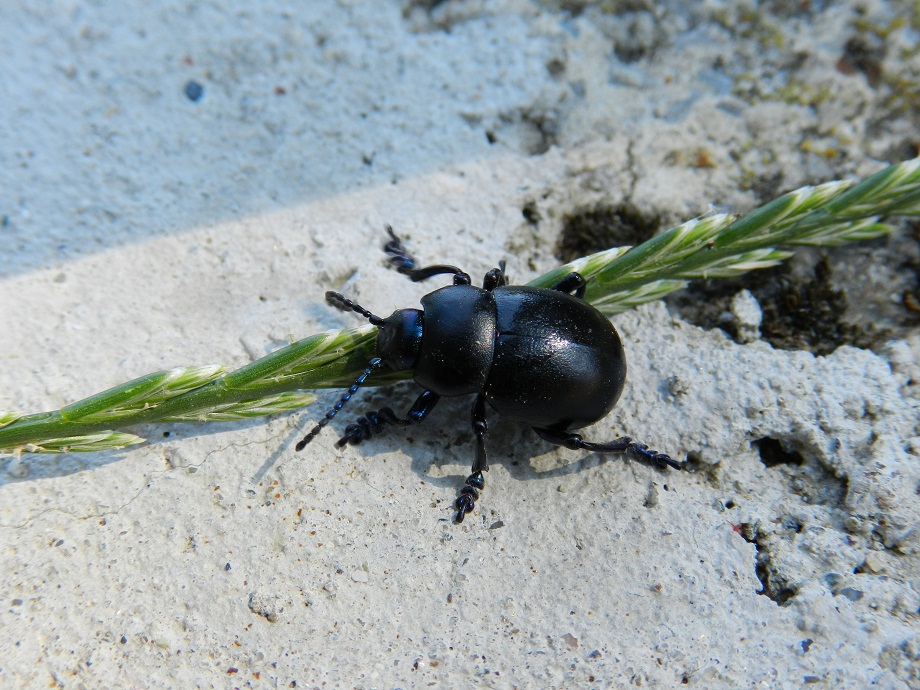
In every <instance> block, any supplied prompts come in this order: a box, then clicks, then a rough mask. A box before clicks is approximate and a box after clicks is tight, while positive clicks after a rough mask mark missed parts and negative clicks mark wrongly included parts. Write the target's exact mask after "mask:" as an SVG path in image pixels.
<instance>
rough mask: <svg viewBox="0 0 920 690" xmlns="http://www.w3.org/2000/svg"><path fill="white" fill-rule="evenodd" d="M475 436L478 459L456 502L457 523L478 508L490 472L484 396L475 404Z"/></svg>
mask: <svg viewBox="0 0 920 690" xmlns="http://www.w3.org/2000/svg"><path fill="white" fill-rule="evenodd" d="M472 419H473V434H475V436H476V457H475V459H474V460H473V468H472V471H471V473H470V476H469V477H467V478H466V481H465V482H464V483H463V488H462V489H460V495H459V496H457V500H456V501H455V502H454V508H456V509H457V523H461V522H463V518H464V517H466V514H467V513H471V512H473V508H474V507H475V506H476V500H477V499H478V498H479V492H480V491H482V490H483V488H485V485H486V482H485V479H484V478H483V476H482V473H483V472H488V471H489V459H488V456H487V455H486V432H487V431H488V430H489V425H488V423H487V422H486V398H485V396H484V395H477V396H476V401H475V402H474V403H473V414H472Z"/></svg>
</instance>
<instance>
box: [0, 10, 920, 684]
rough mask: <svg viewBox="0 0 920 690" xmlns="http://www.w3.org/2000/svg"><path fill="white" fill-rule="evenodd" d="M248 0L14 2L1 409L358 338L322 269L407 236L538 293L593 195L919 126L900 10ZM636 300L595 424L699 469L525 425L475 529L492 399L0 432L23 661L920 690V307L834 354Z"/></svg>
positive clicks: (893, 155) (661, 205)
mask: <svg viewBox="0 0 920 690" xmlns="http://www.w3.org/2000/svg"><path fill="white" fill-rule="evenodd" d="M252 5H253V4H252V3H236V4H234V3H230V2H224V1H222V2H218V3H211V4H207V5H186V4H183V3H175V4H170V3H158V4H157V5H156V6H155V7H153V8H150V7H148V6H147V5H144V4H142V3H132V2H128V3H125V2H119V3H115V2H108V1H103V2H94V3H87V2H69V3H59V4H57V5H54V6H47V7H43V8H39V9H36V8H34V7H33V6H32V5H28V4H26V3H7V8H6V9H5V10H4V13H3V20H2V23H3V25H4V46H3V48H2V52H0V71H2V77H0V82H2V83H3V85H4V86H3V92H4V94H5V95H4V103H5V105H4V112H5V116H4V117H3V118H2V119H0V131H2V136H0V161H2V167H0V214H2V217H3V219H4V220H3V225H2V228H0V238H2V240H3V246H4V247H6V251H5V252H3V253H2V256H0V358H2V359H0V361H2V366H0V409H24V410H27V411H39V410H44V409H55V408H59V407H61V406H62V405H64V404H67V403H68V402H72V401H74V400H77V399H79V398H82V397H85V396H87V395H89V394H91V393H94V392H97V391H99V390H102V389H103V388H106V387H108V386H111V385H114V384H116V383H119V382H121V381H124V380H127V379H130V378H133V377H135V376H138V375H141V374H144V373H147V372H149V371H154V370H158V369H163V368H168V367H172V366H180V365H190V364H205V363H209V362H221V363H224V364H228V365H231V366H238V365H242V364H245V363H246V362H248V361H250V360H251V359H252V358H255V357H258V356H261V355H262V354H264V353H266V352H267V351H269V350H270V349H271V348H273V347H277V346H278V345H280V344H283V343H284V342H287V341H288V340H289V339H294V338H300V337H303V336H306V335H310V334H312V333H315V332H319V331H321V330H323V329H327V328H338V327H345V326H349V325H355V324H356V323H358V319H357V317H355V318H351V317H349V315H346V314H342V313H339V312H335V311H334V310H331V309H329V308H327V307H326V306H325V305H324V304H323V302H322V294H323V291H324V290H326V289H330V288H331V289H345V290H347V291H348V293H349V295H350V296H353V297H354V298H355V299H357V300H359V301H361V302H362V303H366V306H368V307H369V308H371V309H372V310H374V311H376V312H388V311H389V310H391V309H393V308H397V307H404V306H411V305H414V304H415V303H416V302H417V300H418V298H419V297H420V296H421V295H422V294H424V292H425V291H426V290H427V289H428V288H426V287H425V286H423V285H412V284H410V283H409V282H408V281H406V280H405V279H404V278H403V277H401V276H399V275H398V274H396V273H395V272H394V271H391V270H388V269H387V268H386V266H385V261H384V260H383V257H382V254H381V252H380V244H381V243H382V239H383V235H382V226H383V224H384V223H386V222H388V223H391V224H393V225H394V226H395V227H397V228H398V229H399V230H400V232H401V233H402V234H403V235H404V236H405V237H406V239H407V241H408V242H410V243H411V247H412V249H413V251H414V252H415V253H416V254H417V255H418V256H419V258H420V259H423V260H426V259H430V260H432V261H438V262H448V263H456V264H459V265H462V266H464V267H465V268H466V270H468V271H470V272H471V273H472V274H474V275H481V274H483V273H485V271H486V270H488V269H489V268H491V267H492V266H493V265H494V264H495V263H496V262H497V261H498V260H499V259H501V258H505V259H506V260H507V261H508V269H509V273H510V274H511V275H512V276H513V277H514V278H515V279H516V280H517V281H519V282H525V281H526V280H529V279H530V278H532V277H534V276H537V275H539V274H541V273H543V272H545V271H547V270H549V269H551V268H552V267H554V266H555V265H557V264H558V260H557V259H555V258H554V256H553V253H554V251H555V247H556V243H557V241H558V235H559V232H560V230H561V227H562V224H563V219H564V217H565V216H566V214H569V213H572V212H575V211H577V210H578V209H583V208H590V207H592V206H594V205H597V204H601V203H607V204H618V203H620V202H621V201H623V200H629V201H631V202H632V203H633V204H635V205H636V206H637V207H639V208H640V209H642V210H646V211H650V212H651V211H653V212H655V213H657V214H659V215H660V216H661V217H662V219H663V222H664V224H665V225H666V224H667V223H670V222H677V221H680V220H683V219H686V218H688V217H691V216H694V215H698V214H701V213H704V212H706V211H707V210H709V208H710V207H711V205H715V206H718V207H720V208H727V209H730V210H737V211H744V210H748V209H750V208H753V207H754V206H756V205H757V204H758V203H762V202H764V201H767V200H769V199H770V198H773V197H774V196H776V195H778V194H779V193H782V192H783V191H786V190H788V189H792V188H795V187H797V186H800V185H803V184H810V183H816V182H821V181H824V180H828V179H835V178H840V177H845V176H848V175H856V176H865V175H868V174H870V173H872V172H874V171H875V170H878V169H880V168H881V167H883V166H884V165H885V164H887V163H889V162H895V161H897V160H901V159H904V158H908V157H910V156H912V155H916V144H917V142H918V140H920V133H918V126H917V119H916V109H915V108H912V106H911V105H910V104H911V103H912V102H913V101H911V100H910V99H911V98H914V99H915V98H916V93H917V83H918V76H917V75H918V61H917V60H918V58H917V55H916V49H915V47H916V44H917V31H916V27H915V26H912V25H911V21H914V22H915V21H916V17H915V16H912V15H911V14H910V4H909V3H906V2H905V3H901V2H886V3H882V2H868V3H865V2H863V3H855V2H840V3H827V4H825V3H783V2H773V3H762V4H761V5H760V6H758V7H756V8H755V7H750V8H747V9H745V8H743V7H741V6H739V5H737V4H735V3H721V2H705V3H696V4H695V5H694V6H693V8H692V9H690V8H686V7H684V5H685V3H679V2H673V3H671V2H657V3H654V4H652V3H647V4H646V3H642V2H638V3H631V4H629V6H628V7H627V6H626V5H625V4H624V5H623V6H621V7H618V6H617V5H616V3H591V2H585V3H552V2H525V1H524V0H521V1H517V0H509V1H508V2H495V3H489V2H443V3H415V4H414V5H412V4H411V3H410V4H403V5H400V4H399V3H396V2H379V1H378V2H370V1H368V2H361V1H358V2H344V1H342V2H338V3H332V2H330V3H323V4H322V7H323V9H316V7H313V5H319V3H310V8H304V7H298V8H292V7H291V6H290V5H289V4H287V3H279V2H266V3H261V4H260V5H259V8H254V7H253V6H252ZM429 5H435V6H434V7H433V8H431V9H429V8H428V6H429ZM854 41H856V43H854ZM860 41H861V43H860ZM857 48H858V50H857ZM882 48H884V51H882ZM189 81H195V82H196V83H197V84H199V85H201V86H203V95H202V97H201V98H200V99H199V100H198V101H192V100H191V99H190V98H189V97H188V96H187V94H186V90H187V89H186V85H187V83H188V82H189ZM911 89H913V90H911ZM911 146H913V147H914V148H913V149H911ZM528 205H529V208H530V209H531V211H530V212H529V213H528V215H529V216H530V217H531V219H533V218H536V222H535V223H534V222H529V221H528V219H527V218H525V216H524V214H522V209H524V208H525V207H527V206H528ZM534 213H535V214H536V215H534ZM900 233H901V237H902V238H904V237H907V238H909V237H910V234H909V229H908V228H906V227H905V226H903V225H902V226H901V228H900ZM893 241H910V240H909V239H908V240H904V239H902V240H893ZM874 246H875V250H873V251H876V252H877V253H876V254H871V253H870V256H876V257H885V258H886V259H887V257H890V256H891V254H890V253H885V251H884V249H885V246H886V245H885V243H879V244H877V245H874ZM865 251H868V250H865ZM880 261H881V263H879V262H880ZM876 268H877V270H878V271H882V272H884V271H889V273H883V275H888V276H890V275H891V273H890V272H892V271H896V270H898V267H897V266H891V265H888V264H886V263H885V262H884V261H882V260H878V259H877V263H876ZM888 280H892V278H890V277H889V278H888ZM756 306H757V305H756V303H755V304H751V303H750V300H748V299H747V297H745V299H744V300H743V302H742V301H739V313H740V311H745V313H748V314H750V313H752V310H754V309H755V307H756ZM741 307H744V309H743V310H742V309H741ZM749 321H750V319H749ZM755 321H756V319H755ZM615 323H616V325H617V327H618V328H619V329H620V332H621V334H622V336H623V337H624V341H625V342H626V345H627V354H628V358H629V366H630V378H629V381H628V383H627V388H626V391H625V393H624V396H623V398H622V400H621V402H620V404H619V405H618V406H617V408H616V409H615V410H614V412H613V413H612V414H611V415H610V416H609V417H608V418H607V419H605V420H603V421H602V422H600V423H598V424H597V425H596V426H595V427H594V428H592V429H590V430H588V432H586V436H588V435H589V434H590V437H591V438H597V439H609V438H612V437H613V436H615V435H617V434H623V433H627V434H630V435H632V436H635V437H637V438H640V439H641V440H644V441H646V442H647V443H649V444H651V445H653V446H655V447H656V448H659V449H661V450H666V451H668V452H670V453H672V454H673V455H675V456H678V457H681V458H688V457H689V458H690V460H691V461H692V462H691V464H692V466H693V468H694V470H695V472H692V473H675V472H669V473H658V472H655V471H652V470H650V469H648V468H645V467H643V466H641V465H637V464H630V463H624V462H622V461H620V460H615V459H610V458H606V459H605V458H603V457H600V456H596V455H591V454H584V453H574V452H570V451H560V450H552V449H550V448H547V446H546V444H544V443H542V442H541V441H540V440H539V439H537V438H536V437H535V436H534V435H532V434H531V433H530V432H528V431H527V430H525V429H521V428H518V427H515V426H513V425H511V424H508V423H504V422H503V421H502V420H500V419H497V418H493V419H492V420H491V437H490V442H489V447H490V450H491V453H492V458H493V463H494V464H493V467H492V470H491V471H490V473H489V475H488V477H487V481H488V486H487V489H486V491H485V494H484V496H483V498H482V500H481V501H480V502H479V504H478V505H477V511H476V513H474V514H473V515H472V516H470V517H468V518H467V520H466V522H464V524H463V525H462V526H456V525H453V524H451V522H450V516H451V511H450V504H451V502H452V501H453V499H454V496H455V495H456V489H457V487H458V485H459V483H460V482H462V479H463V477H465V475H466V474H467V473H468V471H469V470H468V467H469V462H470V459H471V455H472V434H471V432H470V430H469V428H468V415H469V401H466V400H463V401H444V402H442V403H441V405H439V407H438V409H437V410H436V411H435V412H434V413H433V414H432V416H431V417H430V419H429V420H428V421H427V422H426V423H425V424H424V425H422V426H419V427H418V428H415V429H412V430H411V433H409V434H403V433H400V432H397V431H392V430H391V431H390V432H389V433H387V434H385V435H382V436H380V437H378V438H375V439H374V440H372V441H370V442H368V443H366V444H365V445H363V446H362V447H361V448H353V447H352V448H346V449H344V450H338V449H336V448H335V445H334V443H335V439H336V435H335V434H334V433H332V432H327V433H325V434H324V435H322V436H321V437H319V438H318V439H317V441H316V442H315V443H314V444H312V445H311V446H309V448H308V451H306V452H304V453H303V454H300V455H297V454H295V453H294V452H293V444H294V442H296V440H297V439H298V438H299V437H300V435H302V433H303V430H304V428H307V427H309V425H310V424H312V421H313V420H315V419H316V418H317V417H318V416H319V415H320V414H322V411H323V409H324V406H326V405H328V404H329V402H330V401H332V400H333V399H334V396H335V393H333V392H329V393H324V394H321V396H320V401H319V402H318V403H317V404H316V405H315V406H313V407H311V408H309V409H308V410H307V411H305V413H304V414H296V415H290V416H287V417H282V418H276V419H273V420H271V421H269V422H262V421H259V422H253V423H247V424H227V425H213V426H212V425H209V426H195V425H163V426H160V427H155V428H153V427H151V428H144V429H140V430H137V431H139V432H140V433H142V434H143V435H145V436H147V437H148V438H150V439H151V442H150V443H149V444H148V445H145V446H141V447H137V448H134V449H130V450H126V451H123V452H117V453H96V454H87V455H64V456H56V457H55V456H52V457H46V456H34V455H33V456H28V455H24V456H22V457H21V458H19V459H15V458H6V459H4V460H3V464H2V465H0V469H2V471H0V554H2V558H0V583H2V584H0V604H2V606H0V685H2V686H3V687H49V686H51V687H58V686H59V687H65V688H70V687H75V688H76V687H87V688H91V687H295V686H296V687H301V688H303V687H342V688H351V687H354V688H406V687H423V686H424V687H458V686H461V685H464V686H469V685H475V686H479V687H496V688H505V687H507V688H514V687H521V688H528V687H533V688H551V687H559V688H562V687H566V688H567V687H577V686H587V685H589V684H590V685H593V686H598V687H629V686H636V687H640V686H641V687H662V688H670V687H675V686H678V685H680V684H682V683H683V684H687V685H689V686H693V687H704V688H744V687H755V686H756V687H773V688H798V687H802V686H807V687H812V686H814V687H835V688H837V687H840V688H865V687H869V686H872V687H880V688H918V687H920V639H918V607H920V596H918V577H920V551H918V549H920V543H918V533H917V529H916V528H917V522H918V516H920V505H918V503H920V499H918V486H920V470H918V454H920V430H918V393H917V385H916V382H917V381H918V380H920V336H918V333H917V331H916V328H915V327H905V328H904V329H902V330H900V331H898V332H897V334H896V335H897V337H896V338H894V339H892V340H891V341H890V342H888V343H881V344H880V345H879V346H878V347H876V348H875V351H869V350H862V349H857V348H854V347H849V346H843V347H840V348H838V349H837V350H836V351H834V352H833V353H832V354H830V355H828V356H817V357H816V356H814V355H812V354H810V353H808V352H802V351H783V350H776V349H774V348H772V347H771V346H770V345H769V344H767V343H764V342H763V341H761V340H759V339H757V338H756V337H755V336H756V324H753V325H751V324H750V323H749V324H748V328H747V330H748V331H751V329H753V331H754V332H755V333H754V337H752V336H751V334H750V332H748V336H746V338H745V339H746V340H752V342H749V343H747V344H743V345H742V344H737V343H736V342H733V341H732V340H731V339H729V338H728V337H727V336H726V335H725V334H724V333H723V332H722V331H720V330H718V329H714V330H708V331H707V330H703V329H700V328H697V327H695V326H692V325H689V324H688V323H686V322H684V321H682V320H681V319H680V318H678V317H677V316H676V315H674V314H672V313H670V312H669V311H668V308H666V307H665V305H663V304H661V303H656V304H651V305H647V306H645V307H642V308H640V309H638V310H636V311H633V312H629V313H626V314H623V315H620V316H618V317H617V318H616V319H615ZM751 323H753V321H752V322H751ZM412 399H413V391H412V390H411V389H409V388H407V387H402V388H396V389H392V390H374V391H367V392H365V393H364V394H363V396H362V399H361V401H360V404H355V405H354V407H353V408H352V412H353V413H355V414H357V413H358V412H359V411H361V410H362V409H365V408H370V407H378V406H379V405H380V404H383V401H384V400H386V401H392V402H393V403H394V404H396V405H397V406H401V405H408V404H409V403H410V402H411V400H412ZM337 425H338V423H336V424H335V425H333V426H337ZM166 432H168V434H169V435H168V436H166ZM762 439H767V440H765V441H764V440H762ZM755 442H757V443H755ZM295 684H296V685H295Z"/></svg>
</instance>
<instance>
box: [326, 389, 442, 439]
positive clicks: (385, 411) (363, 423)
mask: <svg viewBox="0 0 920 690" xmlns="http://www.w3.org/2000/svg"><path fill="white" fill-rule="evenodd" d="M440 399H441V396H440V395H438V394H437V393H435V392H434V391H429V390H426V391H424V392H423V393H422V394H421V395H420V396H418V399H417V400H416V401H415V403H414V404H413V405H412V407H411V408H409V412H408V414H407V415H406V418H405V419H400V418H399V417H397V416H396V414H395V413H394V412H393V410H391V409H390V408H389V407H384V408H382V409H381V410H379V411H377V412H368V413H367V414H366V415H365V416H364V417H358V419H357V420H356V421H355V423H354V424H349V425H348V426H347V427H345V433H344V435H343V436H342V438H340V439H339V440H338V441H337V442H336V445H337V446H338V447H339V448H342V447H344V446H346V445H348V444H349V443H350V444H351V445H353V446H356V445H358V444H359V443H361V441H363V440H364V439H366V438H369V437H371V436H373V435H374V434H379V433H380V432H381V431H383V425H384V424H385V423H386V424H392V425H394V426H401V427H407V426H409V425H410V424H418V423H419V422H421V421H422V420H423V419H425V417H427V416H428V413H429V412H431V410H432V409H433V408H434V406H435V405H436V404H437V402H438V400H440Z"/></svg>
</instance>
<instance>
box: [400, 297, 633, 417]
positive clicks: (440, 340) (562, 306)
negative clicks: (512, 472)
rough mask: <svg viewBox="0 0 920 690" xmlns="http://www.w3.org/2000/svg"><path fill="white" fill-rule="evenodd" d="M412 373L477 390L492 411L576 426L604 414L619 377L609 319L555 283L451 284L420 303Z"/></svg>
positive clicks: (438, 389)
mask: <svg viewBox="0 0 920 690" xmlns="http://www.w3.org/2000/svg"><path fill="white" fill-rule="evenodd" d="M421 302H422V307H423V312H422V324H421V325H422V327H421V342H420V344H419V346H418V347H419V350H418V358H417V360H416V361H415V363H414V365H413V367H412V368H413V373H414V377H415V380H416V381H417V382H418V383H419V384H420V385H422V386H423V387H424V388H427V389H429V390H432V391H434V392H435V393H438V394H440V395H443V396H456V395H468V394H471V393H482V394H483V395H484V396H485V398H486V400H487V401H488V403H489V405H491V406H492V408H494V409H495V411H496V412H498V413H499V414H500V415H502V416H504V417H507V418H509V419H514V420H518V421H520V422H524V423H526V424H528V425H530V426H533V427H539V428H544V429H552V430H559V431H562V430H568V429H578V428H581V427H584V426H587V425H589V424H592V423H594V422H596V421H597V420H599V419H601V418H602V417H604V416H605V415H606V414H607V413H608V412H610V410H611V409H612V408H613V406H614V405H615V404H616V402H617V400H618V399H619V397H620V393H621V392H622V391H623V384H624V382H625V380H626V357H625V354H624V352H623V345H622V343H621V342H620V337H619V335H618V334H617V332H616V329H614V327H613V324H611V323H610V321H609V319H607V317H605V316H604V315H603V314H601V313H600V312H599V311H598V310H597V309H595V308H594V307H592V306H591V305H590V304H588V303H587V302H585V301H584V300H582V299H579V298H576V297H573V296H571V295H568V294H566V293H563V292H559V291H556V290H548V289H543V288H533V287H526V286H499V287H496V288H494V289H493V290H491V291H487V290H483V289H480V288H477V287H473V286H470V285H453V286H449V287H445V288H441V289H440V290H436V291H434V292H432V293H429V294H427V295H425V296H424V297H423V298H422V300H421Z"/></svg>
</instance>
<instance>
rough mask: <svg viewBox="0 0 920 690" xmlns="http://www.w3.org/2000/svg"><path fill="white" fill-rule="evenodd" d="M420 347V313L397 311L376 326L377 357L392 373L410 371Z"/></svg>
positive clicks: (416, 310)
mask: <svg viewBox="0 0 920 690" xmlns="http://www.w3.org/2000/svg"><path fill="white" fill-rule="evenodd" d="M421 345H422V312H421V310H419V309H398V310H396V311H394V312H393V313H392V314H391V315H390V316H388V317H387V318H385V319H383V322H382V323H379V324H377V356H378V357H380V358H381V359H382V360H383V361H384V362H386V363H387V365H388V366H389V367H390V368H392V369H393V370H394V371H405V370H407V369H412V368H413V367H414V366H415V362H416V360H417V359H418V353H419V348H420V347H421Z"/></svg>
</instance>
